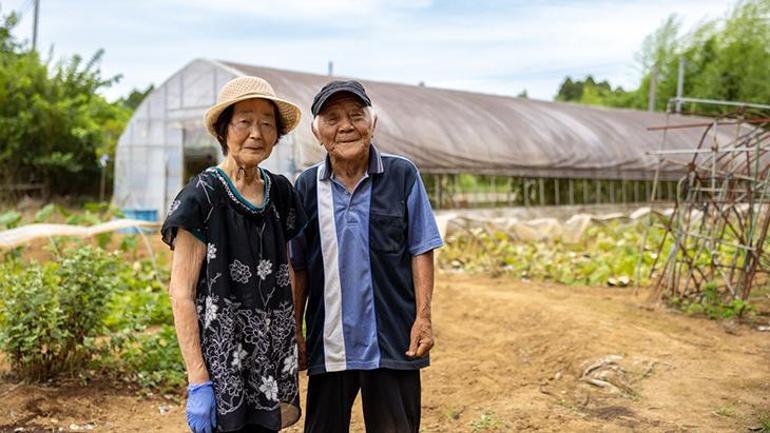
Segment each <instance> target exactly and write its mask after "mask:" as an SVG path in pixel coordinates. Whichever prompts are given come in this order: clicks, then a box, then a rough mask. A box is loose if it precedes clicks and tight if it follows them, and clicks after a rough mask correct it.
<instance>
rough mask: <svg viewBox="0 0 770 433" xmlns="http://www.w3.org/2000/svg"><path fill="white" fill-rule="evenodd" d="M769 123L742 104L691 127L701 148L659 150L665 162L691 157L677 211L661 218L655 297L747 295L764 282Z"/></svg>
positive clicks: (768, 251)
mask: <svg viewBox="0 0 770 433" xmlns="http://www.w3.org/2000/svg"><path fill="white" fill-rule="evenodd" d="M746 107H747V108H751V107H752V105H751V104H746ZM754 107H755V108H760V109H768V108H770V107H765V106H756V105H754ZM769 125H770V118H767V117H766V116H762V114H761V112H750V111H748V110H746V109H745V108H743V109H740V111H738V112H735V113H732V114H731V115H726V116H722V117H719V118H716V119H714V120H713V121H712V122H710V123H707V124H704V123H694V124H691V125H689V127H692V128H701V129H703V134H702V138H701V140H700V142H699V143H698V145H697V147H696V148H694V149H692V150H665V149H662V150H660V151H658V152H656V154H658V155H659V157H660V159H661V161H663V160H667V159H668V158H669V157H670V156H672V155H679V156H681V155H688V156H689V157H690V158H689V162H688V163H687V165H686V167H687V174H686V176H684V177H683V178H682V179H681V180H680V181H679V183H678V186H677V191H676V205H675V207H674V208H673V212H672V213H671V215H670V217H669V218H667V219H665V220H663V221H662V222H659V223H658V224H662V225H661V226H660V227H659V228H661V229H663V230H665V234H664V236H663V238H662V241H660V242H659V243H658V244H657V245H653V246H651V247H652V249H654V251H655V255H654V256H653V257H655V258H656V259H655V263H654V264H653V267H652V271H651V275H654V276H655V281H656V290H655V292H654V293H655V296H656V297H658V298H659V297H671V298H674V297H675V298H678V299H685V298H688V299H697V298H699V297H700V296H703V293H704V290H706V289H709V290H711V291H716V292H717V294H718V296H719V297H720V298H721V299H723V300H726V301H729V300H730V299H742V300H747V299H748V298H749V295H750V293H751V290H752V288H753V287H754V286H755V285H756V284H757V283H758V282H759V283H763V282H767V278H768V275H769V274H770V245H768V241H769V240H770V239H769V238H768V236H767V235H768V228H769V227H770V129H768V126H769ZM681 127H683V126H682V125H679V126H677V128H681ZM685 127H686V126H685ZM667 128H669V127H663V128H661V129H664V130H665V129H667ZM728 128H729V129H731V130H733V131H734V132H733V137H734V138H733V139H732V140H730V141H722V140H719V139H717V134H716V131H717V130H724V129H728ZM679 161H680V162H681V159H679ZM653 197H654V195H653ZM712 293H713V292H712Z"/></svg>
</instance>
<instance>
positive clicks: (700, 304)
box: [680, 282, 752, 320]
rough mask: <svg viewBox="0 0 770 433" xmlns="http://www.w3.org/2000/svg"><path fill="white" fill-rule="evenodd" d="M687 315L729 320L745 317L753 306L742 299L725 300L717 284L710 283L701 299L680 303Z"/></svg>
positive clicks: (704, 289) (705, 287)
mask: <svg viewBox="0 0 770 433" xmlns="http://www.w3.org/2000/svg"><path fill="white" fill-rule="evenodd" d="M680 304H681V306H682V307H683V310H684V312H685V313H687V314H690V315H701V314H702V315H705V316H706V317H708V318H709V319H712V320H714V319H719V318H722V319H729V318H732V317H743V316H744V315H745V314H746V313H749V312H750V311H751V310H752V309H751V305H749V303H748V302H746V301H744V300H742V299H734V298H729V299H727V300H725V299H724V295H723V294H721V293H720V292H719V290H718V287H717V285H716V283H714V282H709V283H707V284H705V285H704V286H703V293H702V294H701V297H700V299H697V300H693V301H688V300H683V301H680Z"/></svg>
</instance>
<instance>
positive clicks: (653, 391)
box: [0, 275, 770, 432]
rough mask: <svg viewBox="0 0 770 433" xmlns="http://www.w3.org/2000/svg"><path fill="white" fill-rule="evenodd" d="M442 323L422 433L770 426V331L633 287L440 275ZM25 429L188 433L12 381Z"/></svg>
mask: <svg viewBox="0 0 770 433" xmlns="http://www.w3.org/2000/svg"><path fill="white" fill-rule="evenodd" d="M434 326H435V332H436V339H437V346H436V348H435V349H434V351H433V354H432V356H433V362H432V366H431V367H430V368H428V369H427V370H425V371H424V374H423V422H422V431H424V432H509V431H510V432H535V431H537V432H626V431H639V432H680V431H681V432H684V431H688V432H690V431H692V432H741V431H743V432H745V431H749V428H751V427H758V426H759V425H760V424H759V419H760V417H761V416H765V415H767V416H770V400H768V398H769V397H770V334H768V333H760V332H757V331H753V330H751V329H749V328H748V327H745V326H734V325H730V324H726V323H718V322H713V321H708V320H704V319H693V318H688V317H684V316H682V315H679V314H676V313H671V312H667V311H655V310H652V309H649V308H647V307H645V306H644V304H643V302H642V301H641V298H635V297H634V296H633V295H632V294H631V291H630V290H629V289H599V288H575V287H564V286H559V285H551V284H542V283H526V282H520V281H514V280H508V279H484V278H479V277H468V276H452V275H443V276H440V277H439V278H438V281H437V287H436V293H435V297H434ZM610 355H617V357H613V358H607V357H608V356H610ZM601 360H604V363H601V362H599V363H597V361H601ZM591 364H595V365H594V367H595V368H594V369H593V370H592V371H590V373H589V374H588V375H587V376H585V377H583V374H584V372H585V371H586V369H588V367H589V366H590V365H591ZM589 370H590V369H589ZM588 380H592V381H593V382H594V383H595V384H589V383H588V382H587V381H588ZM302 386H303V389H304V378H303V384H302ZM303 400H304V398H303ZM161 412H163V413H161ZM72 424H76V425H72ZM89 425H90V426H92V427H89ZM300 425H301V424H300ZM33 426H37V427H38V428H29V427H33ZM298 426H299V425H298ZM298 426H297V427H293V428H291V429H289V430H288V431H290V432H300V431H301V428H299V427H298ZM362 426H363V423H362V421H361V415H360V407H356V408H355V409H354V421H353V428H352V429H351V431H353V432H359V431H363V427H362ZM16 427H27V428H26V429H25V430H16V431H51V427H54V431H55V429H56V427H62V428H63V429H64V430H65V431H73V430H71V429H70V427H77V428H80V429H89V428H93V430H94V431H120V432H147V431H151V432H152V431H158V432H160V431H163V432H185V431H187V430H186V427H185V423H184V410H183V406H181V403H179V402H173V401H170V400H167V399H164V398H161V397H151V398H137V397H135V396H132V395H130V394H127V393H121V392H117V391H115V390H112V389H109V388H106V387H105V386H103V385H102V386H94V385H92V386H68V387H64V388H50V387H49V388H47V387H39V386H28V385H14V384H12V383H2V384H0V432H6V431H8V432H11V431H14V429H15V428H16ZM44 427H46V428H45V429H44ZM81 431H83V430H81Z"/></svg>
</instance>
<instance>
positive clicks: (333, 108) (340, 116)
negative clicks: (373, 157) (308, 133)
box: [313, 93, 375, 160]
mask: <svg viewBox="0 0 770 433" xmlns="http://www.w3.org/2000/svg"><path fill="white" fill-rule="evenodd" d="M314 126H315V127H314V128H313V134H315V137H316V138H317V139H318V141H320V142H321V144H322V145H323V147H324V148H325V149H326V151H327V152H328V153H329V155H330V156H332V157H333V158H335V159H342V160H354V159H358V158H360V157H361V156H362V155H364V154H366V152H367V150H368V148H369V144H370V143H371V140H372V135H373V134H374V126H375V122H374V119H373V118H372V116H371V113H370V111H369V110H367V109H365V107H364V105H363V104H362V103H361V100H359V99H358V98H356V97H355V96H353V95H351V94H349V93H340V94H338V95H334V96H333V97H332V98H331V99H330V100H329V101H327V102H326V104H325V105H324V107H323V110H321V112H320V113H318V117H317V121H316V122H314Z"/></svg>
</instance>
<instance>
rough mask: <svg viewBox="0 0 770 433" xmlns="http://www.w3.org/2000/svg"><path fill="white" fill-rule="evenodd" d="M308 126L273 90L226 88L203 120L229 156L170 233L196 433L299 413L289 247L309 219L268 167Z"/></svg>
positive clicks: (275, 424) (193, 189)
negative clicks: (291, 136)
mask: <svg viewBox="0 0 770 433" xmlns="http://www.w3.org/2000/svg"><path fill="white" fill-rule="evenodd" d="M299 118H300V110H299V108H298V107H297V106H296V105H294V104H292V103H290V102H288V101H285V100H283V99H280V98H278V97H276V96H275V92H274V91H273V89H272V87H271V86H270V84H269V83H267V82H266V81H265V80H263V79H261V78H257V77H240V78H236V79H234V80H232V81H230V82H229V83H227V84H226V85H225V86H224V87H223V88H222V90H221V92H220V93H219V97H218V99H217V103H216V105H214V106H213V107H211V108H210V109H209V110H208V111H207V112H206V115H205V119H204V121H205V124H206V127H207V129H208V131H209V132H210V133H211V134H212V135H213V136H214V137H216V139H217V140H218V141H219V143H220V144H221V146H222V152H223V153H224V155H225V158H224V160H223V161H222V163H221V164H219V165H218V166H216V167H211V168H209V169H206V170H205V171H204V172H202V173H200V174H199V175H197V176H196V177H195V178H194V179H193V180H192V181H191V182H190V183H189V184H187V186H185V187H184V188H183V189H182V191H181V192H180V193H179V195H178V196H177V197H176V200H174V202H173V203H172V204H171V208H170V209H169V211H168V216H167V218H166V221H165V223H164V224H163V228H162V229H161V232H162V235H163V241H164V242H166V243H167V244H168V245H169V246H170V247H171V248H172V249H173V250H174V257H173V262H172V265H171V285H170V288H169V290H170V294H171V299H172V306H173V311H174V322H175V325H176V332H177V338H178V340H179V346H180V348H181V350H182V355H183V357H184V362H185V366H186V368H187V375H188V381H189V385H188V388H187V389H188V395H187V411H186V414H187V422H188V424H189V426H190V428H191V429H192V431H193V432H195V433H203V432H206V433H209V432H212V431H213V430H215V429H219V430H220V431H225V432H231V431H240V432H273V431H277V430H279V429H281V428H283V427H286V426H289V425H291V424H293V423H295V422H296V421H297V420H298V419H299V416H300V408H299V398H298V395H297V393H298V387H297V344H296V336H295V330H296V326H295V321H294V316H293V306H292V297H291V277H290V269H289V263H288V260H287V247H286V245H287V242H288V241H289V240H290V239H291V238H292V237H294V236H295V235H296V234H297V233H298V232H299V230H300V229H302V227H303V225H304V223H305V215H304V213H303V210H302V206H301V204H300V203H299V199H298V196H297V193H296V191H295V190H294V188H293V187H292V186H291V183H290V182H289V181H288V180H287V179H286V178H285V177H283V176H280V175H275V174H273V173H270V172H269V171H267V170H265V169H263V168H261V167H260V166H259V165H260V163H262V161H264V160H265V159H267V158H268V157H269V156H270V152H271V151H272V150H273V146H275V145H276V143H277V142H278V140H279V139H280V138H281V136H282V135H284V134H286V133H288V132H289V131H291V130H292V129H293V128H294V127H295V126H297V123H298V122H299Z"/></svg>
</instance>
